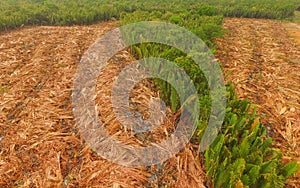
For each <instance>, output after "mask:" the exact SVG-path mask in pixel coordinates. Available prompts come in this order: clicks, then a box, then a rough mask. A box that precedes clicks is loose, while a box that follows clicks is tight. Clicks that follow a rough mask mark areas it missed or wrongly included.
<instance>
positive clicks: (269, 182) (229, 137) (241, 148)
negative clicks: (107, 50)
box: [121, 8, 298, 188]
mask: <svg viewBox="0 0 300 188" xmlns="http://www.w3.org/2000/svg"><path fill="white" fill-rule="evenodd" d="M203 10H206V9H205V8H203ZM207 10H209V8H208V9H207ZM208 14H209V15H212V14H210V12H209V13H208ZM209 15H205V13H204V12H203V11H202V12H201V14H195V13H191V12H187V13H172V12H165V13H162V12H152V13H150V12H147V11H137V12H134V13H123V14H122V15H121V23H122V24H128V23H134V22H139V21H165V22H170V23H174V24H177V25H179V26H182V27H185V28H186V29H188V30H190V31H192V32H193V33H194V34H196V35H197V36H198V37H200V38H201V39H202V40H204V41H205V42H206V43H207V44H208V46H209V47H210V48H211V49H212V50H213V49H214V40H215V39H216V38H218V37H221V36H222V35H223V33H224V30H223V29H222V27H221V25H222V20H223V17H222V16H220V15H214V16H209ZM131 51H132V53H133V54H135V56H136V58H137V59H142V58H146V57H161V58H164V59H167V60H170V61H173V62H174V63H176V64H177V65H178V66H179V67H181V68H182V69H183V70H185V72H186V73H187V74H188V75H189V77H190V78H191V79H192V80H193V82H194V84H195V88H196V90H197V92H198V94H199V104H200V108H201V114H200V116H199V123H198V131H197V134H196V135H195V137H194V139H195V140H199V141H200V140H201V138H202V136H203V133H204V130H205V128H206V125H207V123H208V117H209V115H210V111H211V100H212V99H211V96H210V92H209V87H208V83H207V80H206V78H205V76H204V74H203V72H202V71H201V70H200V69H199V67H198V65H196V64H195V63H194V62H193V61H192V60H191V58H189V57H188V56H187V55H186V54H184V53H182V52H180V51H179V50H178V49H175V48H172V47H170V46H167V45H161V44H153V43H143V44H137V45H134V46H132V47H131ZM199 55H202V56H201V57H204V58H205V55H204V56H203V54H201V53H200V54H199ZM161 71H164V73H165V72H166V71H167V70H161ZM168 74H169V76H173V75H174V74H175V73H174V72H169V73H168ZM153 81H154V83H155V85H156V86H157V89H158V90H159V91H160V92H161V97H162V99H163V100H164V101H165V103H166V104H167V105H168V106H170V107H171V109H172V111H173V112H174V113H176V112H177V110H178V109H180V107H181V105H182V104H180V102H179V98H178V95H177V92H176V90H175V89H174V88H173V87H172V86H171V85H170V84H168V83H167V82H165V81H163V80H160V79H153ZM227 97H228V101H227V103H228V106H227V110H226V116H225V120H224V122H223V126H222V129H221V130H220V133H219V135H218V137H217V138H216V139H215V141H214V142H213V144H212V145H211V146H210V147H209V148H208V149H207V150H206V152H205V153H204V156H205V164H206V174H207V185H208V186H209V187H215V188H221V187H251V188H252V187H258V188H260V187H284V184H285V181H286V179H287V178H288V177H290V176H291V175H293V173H295V172H296V171H297V170H298V167H297V163H295V162H293V163H289V164H287V165H283V164H282V162H283V161H282V154H281V152H280V151H278V150H277V149H275V148H273V147H272V146H271V143H272V139H271V138H267V136H266V129H265V127H264V126H263V125H262V124H261V123H260V121H259V117H258V116H257V114H256V111H255V108H252V105H251V103H250V102H249V101H247V100H238V99H237V97H236V95H235V92H234V88H233V86H232V84H228V85H227Z"/></svg>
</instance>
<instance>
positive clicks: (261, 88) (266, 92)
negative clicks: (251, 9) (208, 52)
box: [218, 18, 300, 187]
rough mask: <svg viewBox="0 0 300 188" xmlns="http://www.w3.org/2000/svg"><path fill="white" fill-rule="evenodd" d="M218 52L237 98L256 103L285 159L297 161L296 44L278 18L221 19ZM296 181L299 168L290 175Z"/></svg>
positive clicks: (299, 182)
mask: <svg viewBox="0 0 300 188" xmlns="http://www.w3.org/2000/svg"><path fill="white" fill-rule="evenodd" d="M224 27H225V28H226V29H227V31H228V32H227V34H226V36H225V37H224V38H223V39H220V40H218V46H219V49H218V58H219V60H220V62H221V63H222V67H223V68H224V71H225V73H226V74H229V75H228V76H227V78H226V79H227V81H232V82H233V83H234V84H235V85H236V91H237V93H238V95H239V96H240V97H241V98H248V99H250V101H252V102H253V103H255V104H258V106H257V109H258V113H259V114H260V115H261V120H262V122H263V123H264V125H265V126H266V127H267V129H268V135H269V136H271V137H272V138H273V139H274V140H275V142H274V146H276V147H277V148H279V149H280V150H281V151H282V152H283V153H284V161H285V162H289V161H298V162H299V163H300V144H299V143H300V48H299V47H298V48H297V45H296V44H295V43H294V41H293V40H291V39H290V38H289V34H288V32H287V30H286V29H285V27H284V26H283V24H282V23H280V22H276V21H272V20H262V19H238V18H227V19H225V23H224ZM288 186H289V187H300V173H298V174H296V175H295V177H293V178H291V179H289V180H288Z"/></svg>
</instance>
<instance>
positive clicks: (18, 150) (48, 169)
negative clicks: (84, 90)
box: [0, 22, 205, 188]
mask: <svg viewBox="0 0 300 188" xmlns="http://www.w3.org/2000/svg"><path fill="white" fill-rule="evenodd" d="M116 24H117V23H116V22H107V23H100V24H96V25H92V26H73V27H34V28H23V29H21V30H19V31H12V32H7V33H3V34H0V62H1V63H0V73H1V74H0V187H13V186H22V187H114V188H117V187H162V186H165V187H203V182H204V178H205V173H204V172H203V170H202V168H201V164H199V159H195V158H196V157H197V155H196V153H195V151H197V146H193V145H191V144H188V145H187V147H186V148H185V149H183V150H182V151H181V152H180V153H179V154H177V155H176V156H174V157H173V158H171V159H169V160H167V161H165V162H164V163H163V164H160V165H153V166H151V167H140V168H130V167H124V166H120V165H118V164H115V163H112V162H109V161H107V160H105V159H103V158H101V157H100V156H99V155H98V154H97V153H96V152H94V151H93V150H92V149H91V148H89V147H87V145H86V144H85V141H84V140H83V139H82V137H81V135H80V133H79V132H78V129H77V127H76V124H75V121H74V116H73V113H72V103H71V101H72V100H71V93H72V87H73V79H74V78H73V77H74V75H75V72H76V68H77V65H78V62H79V61H80V59H81V57H82V55H83V54H84V52H85V51H86V50H87V49H88V47H89V46H90V45H91V44H92V43H93V42H94V41H95V40H96V39H97V38H98V37H99V36H100V35H102V34H104V33H106V32H108V31H109V30H111V29H112V28H114V27H116ZM131 60H132V58H131V57H130V55H129V54H128V53H127V52H126V51H124V52H120V54H117V55H116V57H115V58H112V60H111V62H110V64H109V66H108V67H106V69H105V71H103V72H102V73H101V74H100V76H99V80H98V83H97V93H98V95H97V99H96V102H97V106H98V107H99V108H98V109H99V117H100V119H101V120H102V121H104V122H106V123H107V124H108V126H107V128H108V130H110V132H111V133H112V134H117V135H118V137H119V138H120V139H123V140H124V141H126V142H130V143H133V144H137V145H138V144H141V140H143V138H141V137H138V136H136V135H133V134H132V133H131V132H127V131H126V130H125V129H124V128H123V127H122V126H121V125H120V124H119V123H118V122H117V121H116V120H115V117H113V115H110V114H112V109H111V104H110V102H109V101H107V99H108V96H109V95H110V88H111V85H112V81H113V79H114V76H116V75H117V74H118V72H119V71H120V70H121V68H122V67H124V66H125V65H126V64H128V63H129V62H130V61H131ZM150 86H151V83H149V82H147V81H144V82H142V83H140V84H139V85H138V86H137V87H136V88H135V89H134V90H133V92H132V99H131V100H132V101H133V102H135V103H137V105H136V108H138V109H132V110H139V111H141V113H143V115H144V116H147V113H148V111H147V107H148V106H147V105H148V104H149V100H150V99H151V98H156V97H158V95H159V94H158V93H156V92H155V91H152V90H151V89H149V87H150ZM166 119H167V120H166V121H165V123H164V125H163V126H162V127H161V129H160V130H158V132H159V134H156V137H157V138H155V139H157V140H159V139H161V138H164V137H166V136H168V131H165V130H172V129H173V128H174V121H175V119H176V117H174V115H172V114H171V113H168V115H167V118H166Z"/></svg>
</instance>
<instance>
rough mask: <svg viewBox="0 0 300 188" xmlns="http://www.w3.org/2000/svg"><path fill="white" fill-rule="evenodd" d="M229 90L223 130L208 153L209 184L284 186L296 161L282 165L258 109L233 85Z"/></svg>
mask: <svg viewBox="0 0 300 188" xmlns="http://www.w3.org/2000/svg"><path fill="white" fill-rule="evenodd" d="M228 92H229V93H228V95H229V100H228V107H227V113H226V117H225V121H224V124H223V127H222V130H221V133H220V134H219V136H218V137H217V139H216V140H215V141H214V143H213V144H212V145H211V146H210V148H209V149H208V150H207V151H206V153H205V158H206V168H207V177H208V183H209V184H210V185H211V186H212V187H215V188H218V187H284V183H285V181H286V179H287V178H288V177H290V176H291V175H292V174H293V173H295V172H296V171H297V170H298V168H297V164H296V163H289V164H287V165H285V166H283V165H282V158H281V153H280V152H279V151H278V150H276V149H274V148H272V146H271V145H270V144H271V143H272V139H270V138H267V137H266V130H265V128H264V126H263V125H262V124H261V123H260V122H259V119H258V116H257V115H256V110H255V109H254V108H252V107H251V104H250V102H248V101H247V100H237V99H236V97H235V96H234V90H233V87H232V86H230V87H228Z"/></svg>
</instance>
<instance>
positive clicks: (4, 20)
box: [0, 0, 300, 31]
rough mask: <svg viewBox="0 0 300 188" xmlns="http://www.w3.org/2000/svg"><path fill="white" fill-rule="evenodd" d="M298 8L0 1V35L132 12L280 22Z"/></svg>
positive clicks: (240, 3) (191, 1)
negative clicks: (222, 16) (218, 16)
mask: <svg viewBox="0 0 300 188" xmlns="http://www.w3.org/2000/svg"><path fill="white" fill-rule="evenodd" d="M208 5H209V6H208ZM299 6H300V3H299V0H274V1H273V0H231V1H227V0H201V1H199V0H187V1H181V0H155V1H154V0H150V1H149V0H147V1H146V0H123V1H122V0H114V1H109V0H94V1H89V0H80V1H79V0H68V1H59V0H1V2H0V31H2V30H7V29H12V28H17V27H20V26H21V25H73V24H92V23H95V22H98V21H107V20H110V19H118V18H119V16H120V14H121V13H122V12H133V11H136V10H140V11H150V12H155V11H159V12H161V13H165V12H167V11H171V12H175V13H184V14H185V13H192V14H198V15H210V16H211V15H216V14H223V15H224V16H229V17H255V18H275V19H281V18H286V17H290V16H292V15H293V14H294V11H295V9H296V8H298V7H299Z"/></svg>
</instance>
